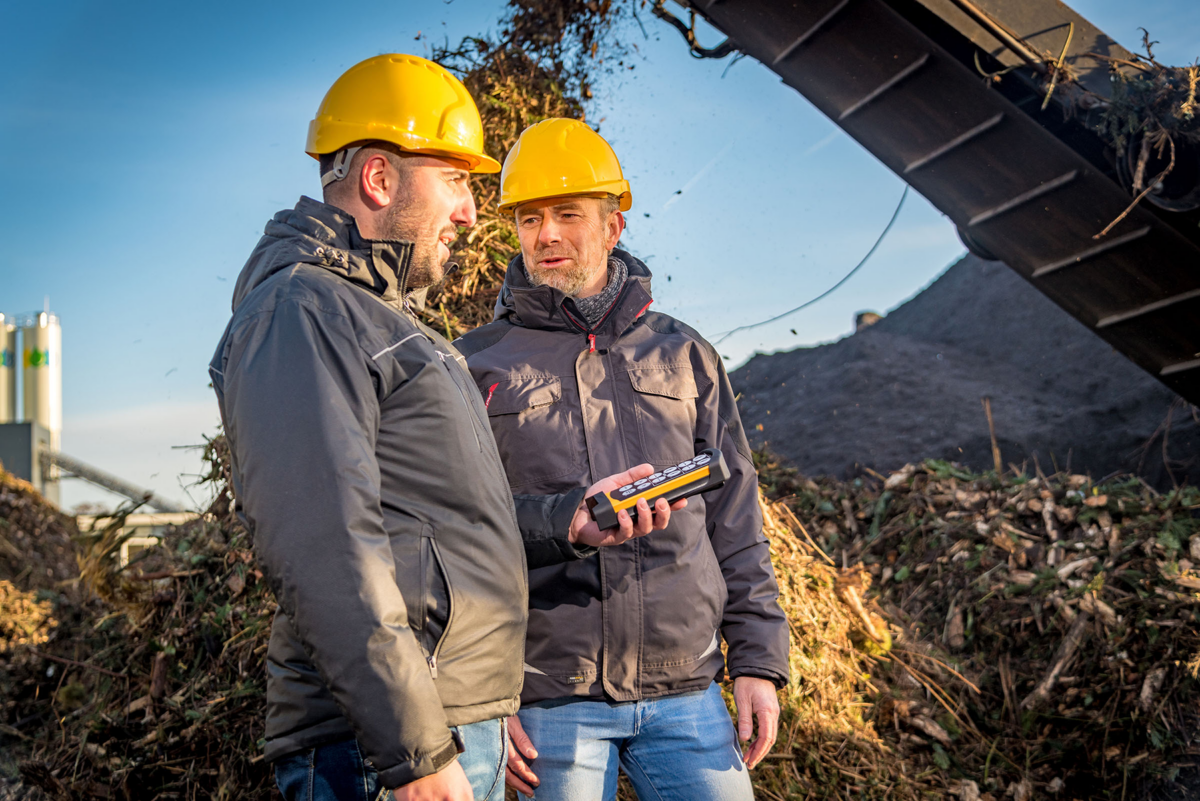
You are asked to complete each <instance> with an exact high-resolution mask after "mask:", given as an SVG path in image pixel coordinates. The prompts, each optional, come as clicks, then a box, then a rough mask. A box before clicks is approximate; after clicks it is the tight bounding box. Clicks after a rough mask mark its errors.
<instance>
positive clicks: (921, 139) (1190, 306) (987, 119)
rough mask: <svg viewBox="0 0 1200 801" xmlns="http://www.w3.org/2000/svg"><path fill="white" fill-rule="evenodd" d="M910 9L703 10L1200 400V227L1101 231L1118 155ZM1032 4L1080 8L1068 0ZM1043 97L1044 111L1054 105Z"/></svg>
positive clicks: (1129, 351) (840, 5) (833, 1)
mask: <svg viewBox="0 0 1200 801" xmlns="http://www.w3.org/2000/svg"><path fill="white" fill-rule="evenodd" d="M895 1H896V6H895V7H894V6H893V5H890V4H889V3H887V2H884V0H693V2H692V3H691V5H692V7H694V8H695V9H696V11H697V12H698V13H699V14H701V15H703V16H704V17H705V18H706V19H707V20H708V21H709V22H710V23H712V24H713V25H714V26H715V27H717V28H718V29H719V30H721V31H723V32H724V33H725V34H727V35H728V36H729V37H730V38H731V39H732V40H733V41H735V42H736V43H737V46H738V48H739V49H740V50H742V51H743V52H745V53H747V54H749V55H751V56H753V57H754V58H757V59H758V60H759V61H761V62H762V63H763V64H765V65H767V66H768V67H770V68H771V69H772V70H774V71H775V72H776V73H778V74H779V75H780V76H781V77H782V78H783V80H784V82H785V83H787V84H788V85H789V86H791V87H793V88H794V89H796V90H797V91H799V92H800V93H801V94H803V95H804V96H805V97H806V98H808V99H809V100H810V101H811V102H812V103H813V104H814V105H815V106H817V108H819V109H820V110H821V111H822V112H823V113H825V114H826V115H827V116H828V117H829V118H830V119H832V120H833V121H834V122H836V123H837V124H838V125H839V126H841V127H842V128H843V129H844V130H845V131H846V132H847V133H848V134H849V135H850V136H852V137H854V139H856V140H857V141H858V142H859V143H860V144H862V145H863V146H864V147H865V148H866V149H867V150H869V151H870V152H871V153H873V154H874V155H875V156H876V157H877V158H879V159H880V160H881V161H882V162H883V163H884V164H886V165H887V166H888V167H889V168H891V169H892V170H893V171H894V172H895V173H896V174H897V175H899V176H900V177H901V178H903V179H904V180H905V181H907V182H908V183H909V184H911V185H912V186H913V188H915V189H916V190H917V191H919V192H920V193H921V194H923V195H924V196H925V197H926V198H928V199H929V200H930V202H932V203H933V204H934V205H935V206H936V207H937V208H938V209H940V210H941V211H942V212H943V213H944V214H946V215H947V216H948V217H950V219H951V220H953V221H954V223H955V224H956V225H958V226H959V229H960V231H961V232H962V233H963V235H964V240H970V242H971V244H972V245H973V246H974V247H975V248H977V249H981V250H984V249H985V250H987V251H990V252H991V253H993V254H995V256H996V257H997V258H999V259H1001V260H1003V261H1004V262H1005V263H1007V264H1008V265H1009V266H1010V267H1011V268H1013V269H1014V270H1016V271H1017V272H1018V273H1020V274H1021V275H1022V276H1023V277H1025V278H1026V279H1027V280H1029V281H1030V283H1032V284H1033V285H1034V286H1035V287H1037V288H1038V289H1039V290H1040V291H1041V292H1043V293H1044V294H1045V295H1046V296H1047V297H1049V298H1050V299H1051V300H1053V301H1054V302H1055V303H1057V304H1058V305H1059V306H1061V307H1062V308H1063V309H1065V310H1066V311H1067V312H1068V313H1070V314H1071V315H1072V316H1074V317H1075V318H1076V319H1078V320H1080V321H1081V322H1083V323H1084V324H1085V325H1087V326H1088V327H1089V328H1091V329H1092V330H1093V331H1095V332H1096V334H1097V335H1098V336H1100V337H1102V338H1104V339H1105V340H1106V341H1107V342H1109V343H1110V344H1111V345H1112V346H1113V347H1114V348H1116V349H1117V350H1119V351H1120V352H1121V353H1124V354H1125V355H1126V356H1128V357H1129V358H1130V359H1132V360H1133V361H1134V362H1136V363H1137V364H1138V365H1140V366H1141V367H1143V368H1144V369H1146V370H1148V371H1149V372H1150V373H1152V374H1153V375H1155V376H1157V377H1158V378H1159V379H1160V380H1162V381H1163V382H1164V383H1165V384H1167V385H1168V386H1170V387H1171V388H1172V389H1174V390H1175V391H1176V392H1178V393H1179V394H1180V395H1182V396H1183V397H1184V398H1186V399H1187V400H1188V401H1190V402H1191V403H1194V404H1200V235H1198V234H1197V233H1195V232H1194V230H1193V229H1195V220H1194V219H1193V218H1191V217H1187V218H1180V219H1184V222H1185V223H1186V224H1181V222H1180V219H1173V218H1172V217H1171V213H1170V212H1163V211H1160V210H1158V209H1151V208H1148V207H1143V206H1139V207H1138V208H1136V209H1134V211H1133V212H1132V213H1131V214H1129V215H1128V216H1127V217H1126V218H1125V219H1124V220H1123V221H1122V222H1121V223H1120V224H1119V225H1118V226H1117V227H1116V228H1114V229H1113V230H1112V232H1111V233H1109V234H1108V235H1107V236H1105V237H1103V238H1100V239H1096V238H1094V236H1095V235H1096V234H1098V233H1099V232H1100V231H1101V230H1102V229H1103V228H1104V227H1105V226H1106V225H1108V223H1110V222H1111V221H1112V220H1113V219H1115V218H1116V217H1117V216H1118V215H1119V214H1120V213H1121V212H1122V211H1123V210H1124V209H1125V208H1126V206H1128V204H1129V202H1130V199H1131V198H1130V195H1129V193H1128V192H1127V191H1125V189H1123V188H1122V187H1121V186H1120V185H1119V184H1118V183H1117V181H1116V180H1115V178H1114V177H1113V171H1112V170H1111V169H1105V168H1104V165H1103V164H1102V163H1101V162H1100V160H1099V159H1098V158H1097V156H1096V153H1097V152H1100V151H1101V150H1102V148H1099V147H1093V148H1092V149H1091V150H1088V151H1086V152H1085V148H1083V147H1080V146H1076V147H1072V146H1071V145H1070V144H1068V141H1070V140H1069V138H1060V136H1059V135H1056V134H1055V133H1054V132H1052V126H1050V125H1049V124H1042V123H1041V122H1040V120H1035V119H1034V118H1033V117H1031V113H1027V112H1026V111H1025V110H1023V109H1022V107H1021V106H1018V105H1017V104H1016V103H1014V102H1012V100H1010V99H1009V97H1008V96H1006V94H1007V95H1009V96H1016V97H1019V96H1020V93H1016V94H1015V95H1014V93H1012V92H1008V93H1002V92H1000V91H997V90H995V89H993V88H990V86H989V83H988V82H987V81H986V80H985V79H983V78H982V77H981V76H980V75H979V74H978V73H977V72H976V71H975V70H974V69H971V68H968V67H967V66H966V65H965V64H964V63H963V61H962V48H958V50H959V51H960V52H958V53H957V54H956V55H952V54H951V52H950V50H948V49H946V47H943V44H946V43H947V39H946V31H947V30H948V29H949V28H947V27H946V26H945V25H942V27H940V28H938V29H937V30H934V28H935V26H934V25H933V24H925V23H924V22H923V21H922V20H923V17H922V16H921V13H925V12H923V11H922V12H920V13H912V8H914V7H915V6H914V4H913V2H912V0H895ZM902 2H908V4H909V5H908V6H907V7H906V6H904V5H901V3H902ZM1007 2H1009V4H1010V5H1011V4H1012V3H1014V2H1017V0H1007ZM1026 5H1043V6H1047V7H1050V6H1053V7H1055V8H1057V9H1058V12H1056V13H1061V12H1062V10H1063V9H1065V6H1063V5H1062V4H1061V3H1058V2H1056V0H1028V2H1027V3H1026ZM898 8H899V9H901V10H903V11H905V13H901V10H897V9H898ZM1066 11H1069V9H1066ZM1071 13H1072V14H1073V12H1071ZM906 15H907V16H906ZM910 17H911V18H913V19H916V21H917V22H918V23H922V24H923V25H924V26H925V30H922V28H921V27H918V25H917V24H914V23H913V21H912V20H911V19H910ZM928 19H930V20H932V19H935V15H933V14H932V13H930V14H929V15H928ZM938 24H939V25H941V24H942V23H941V22H940V21H939V22H938ZM1093 30H1094V29H1093ZM1060 35H1061V34H1060ZM939 41H940V42H941V44H939ZM963 42H964V43H966V44H967V45H969V46H970V47H972V48H973V47H974V46H975V45H974V44H971V42H970V41H968V39H967V38H966V37H964V39H963ZM950 44H951V45H953V43H950ZM1009 55H1010V56H1011V54H1009ZM986 57H987V54H986V52H985V58H986ZM1028 99H1029V100H1032V101H1033V102H1032V105H1033V106H1034V111H1036V110H1037V106H1038V105H1039V103H1038V101H1039V98H1038V97H1037V96H1036V95H1034V94H1032V93H1029V94H1028ZM1022 105H1024V106H1025V107H1027V108H1028V106H1029V105H1030V104H1029V103H1026V102H1023V103H1022ZM1061 116H1062V115H1061V113H1059V114H1058V117H1059V119H1060V120H1061ZM1076 128H1077V129H1079V126H1078V125H1076ZM1064 358H1067V355H1066V354H1064Z"/></svg>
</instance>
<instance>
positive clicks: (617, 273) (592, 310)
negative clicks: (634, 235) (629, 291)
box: [575, 256, 629, 328]
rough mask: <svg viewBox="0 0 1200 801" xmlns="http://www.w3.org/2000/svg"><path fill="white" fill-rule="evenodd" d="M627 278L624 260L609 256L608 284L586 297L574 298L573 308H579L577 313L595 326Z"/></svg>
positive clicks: (627, 272)
mask: <svg viewBox="0 0 1200 801" xmlns="http://www.w3.org/2000/svg"><path fill="white" fill-rule="evenodd" d="M628 278H629V268H628V267H626V266H625V262H623V261H621V260H620V259H618V258H617V257H615V256H609V257H608V284H606V285H605V287H604V289H602V290H600V292H598V293H597V294H595V295H589V296H588V297H586V298H575V308H577V309H579V313H580V314H582V315H583V316H584V319H586V320H587V324H588V327H589V328H593V327H595V325H596V323H598V322H600V319H601V318H602V317H604V315H606V314H608V310H609V309H611V308H612V305H613V303H615V302H616V300H617V295H618V294H619V293H620V292H621V287H623V286H625V281H626V279H628Z"/></svg>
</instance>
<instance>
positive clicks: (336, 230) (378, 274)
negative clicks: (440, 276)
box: [233, 197, 426, 309]
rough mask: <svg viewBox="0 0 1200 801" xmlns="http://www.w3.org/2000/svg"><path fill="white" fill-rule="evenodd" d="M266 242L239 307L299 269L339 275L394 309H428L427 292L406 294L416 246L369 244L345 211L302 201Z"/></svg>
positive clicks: (244, 281) (252, 263) (281, 217)
mask: <svg viewBox="0 0 1200 801" xmlns="http://www.w3.org/2000/svg"><path fill="white" fill-rule="evenodd" d="M263 234H264V235H263V238H262V239H261V240H259V243H258V246H257V247H256V248H255V249H254V252H253V253H252V254H251V255H250V259H249V260H248V261H247V262H246V266H245V267H243V268H242V272H241V275H239V276H238V280H237V285H236V286H235V287H234V291H233V307H234V309H237V307H238V305H239V304H240V303H241V302H242V301H243V300H244V299H245V297H246V295H248V294H249V293H250V292H251V291H252V290H253V289H254V288H255V287H256V286H258V285H259V284H261V283H262V282H263V281H265V280H266V279H267V278H269V277H270V276H272V275H274V274H275V273H277V272H279V271H280V270H284V269H287V268H288V267H291V266H292V265H295V264H312V265H315V266H317V267H321V268H323V269H326V270H329V271H330V272H332V273H336V274H337V275H339V276H341V277H342V278H344V279H346V280H347V281H349V282H351V283H353V284H357V285H359V286H361V287H363V288H364V289H367V290H369V291H370V292H372V293H374V294H376V295H378V296H379V298H380V299H381V300H383V301H385V302H387V303H390V304H392V305H394V306H397V307H401V306H403V305H405V304H406V303H407V305H409V306H412V307H416V308H421V307H423V306H424V302H425V293H426V289H425V288H422V289H419V290H416V291H411V292H406V289H407V282H408V273H409V269H410V267H411V265H412V247H413V246H412V243H411V242H401V241H398V240H385V239H366V238H365V237H363V236H362V235H361V234H360V233H359V230H358V225H357V223H355V221H354V218H353V217H352V216H351V215H350V214H348V213H346V212H344V211H342V210H341V209H339V208H337V207H335V206H330V205H329V204H327V203H321V202H319V201H316V200H313V199H312V198H309V197H301V198H300V202H299V203H297V204H296V207H295V208H294V209H286V210H284V211H281V212H279V213H278V214H276V215H275V217H274V218H273V219H272V220H271V221H270V222H269V223H267V227H266V229H265V230H264V232H263Z"/></svg>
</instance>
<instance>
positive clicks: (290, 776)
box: [275, 718, 508, 801]
mask: <svg viewBox="0 0 1200 801" xmlns="http://www.w3.org/2000/svg"><path fill="white" fill-rule="evenodd" d="M455 731H457V732H458V733H459V736H461V737H462V740H463V747H464V751H463V753H461V754H459V755H458V762H459V764H460V765H462V768H463V771H464V772H465V773H466V774H467V780H468V781H470V782H471V789H472V790H473V791H474V792H475V801H504V764H505V761H506V760H507V758H508V727H507V726H506V725H505V721H504V719H503V718H497V719H495V720H484V721H480V722H479V723H470V724H468V725H466V726H456V727H455ZM275 784H276V786H278V787H279V792H281V793H283V797H284V798H285V799H286V800H287V801H378V800H379V799H385V798H388V794H387V793H385V791H384V788H382V787H380V786H379V774H377V773H376V772H375V768H373V767H371V764H370V763H368V762H367V761H366V760H365V759H363V753H362V750H361V749H360V748H359V747H358V742H357V741H356V740H342V741H341V742H338V743H329V744H328V745H319V746H317V747H316V748H310V749H308V750H307V751H301V752H300V753H298V754H292V755H291V756H286V757H284V758H283V759H280V760H278V761H276V762H275Z"/></svg>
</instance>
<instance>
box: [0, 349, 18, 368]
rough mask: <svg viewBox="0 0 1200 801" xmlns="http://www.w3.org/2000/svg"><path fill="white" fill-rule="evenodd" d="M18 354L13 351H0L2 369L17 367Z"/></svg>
mask: <svg viewBox="0 0 1200 801" xmlns="http://www.w3.org/2000/svg"><path fill="white" fill-rule="evenodd" d="M16 366H17V354H15V353H13V352H12V351H11V350H0V367H16Z"/></svg>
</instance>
